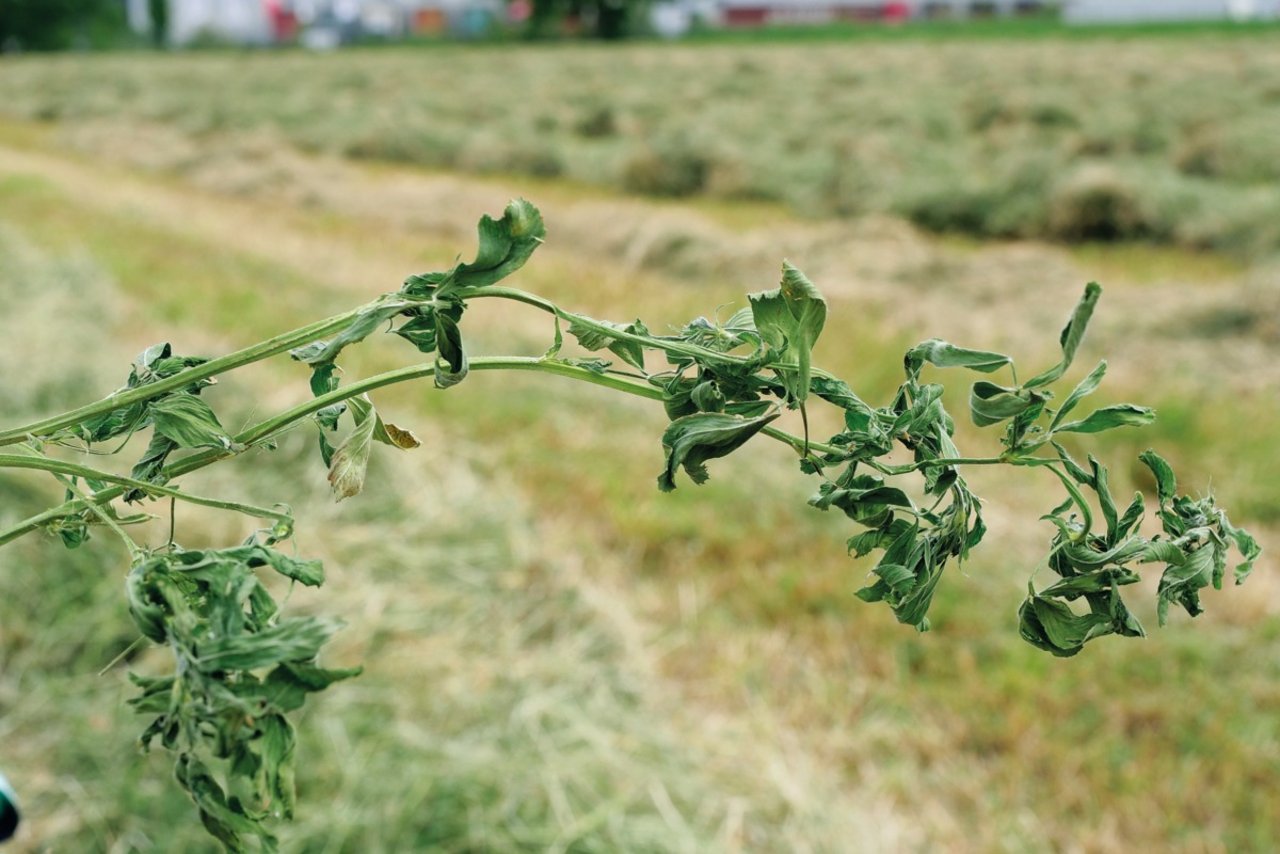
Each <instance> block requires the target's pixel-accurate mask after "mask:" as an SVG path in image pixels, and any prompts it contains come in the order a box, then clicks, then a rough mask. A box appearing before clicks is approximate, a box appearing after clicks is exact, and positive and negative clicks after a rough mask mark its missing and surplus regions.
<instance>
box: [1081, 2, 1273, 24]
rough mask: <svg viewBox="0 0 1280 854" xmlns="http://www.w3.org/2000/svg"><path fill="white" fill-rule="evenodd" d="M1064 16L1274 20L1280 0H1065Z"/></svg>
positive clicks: (1099, 20)
mask: <svg viewBox="0 0 1280 854" xmlns="http://www.w3.org/2000/svg"><path fill="white" fill-rule="evenodd" d="M1062 17H1063V19H1064V20H1066V21H1067V22H1068V23H1073V24H1105V23H1137V22H1141V21H1213V20H1235V21H1261V20H1275V19H1277V18H1280V0H1066V2H1065V3H1064V4H1063V8H1062Z"/></svg>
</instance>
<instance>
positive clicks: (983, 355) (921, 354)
mask: <svg viewBox="0 0 1280 854" xmlns="http://www.w3.org/2000/svg"><path fill="white" fill-rule="evenodd" d="M903 362H904V365H905V367H906V370H907V376H909V377H912V378H915V377H917V376H919V374H920V369H921V368H922V367H924V364H925V362H928V363H929V364H931V365H933V366H935V367H938V368H968V369H969V370H971V371H979V372H981V373H984V374H989V373H991V372H992V371H998V370H999V369H1000V368H1003V367H1004V366H1005V365H1009V364H1012V363H1013V360H1012V359H1010V358H1009V357H1008V356H1006V355H1004V354H1003V353H992V352H989V351H986V350H969V349H966V348H964V347H957V346H955V345H954V344H949V343H948V342H946V341H942V340H940V339H938V338H930V339H929V340H928V341H924V342H921V343H919V344H917V345H916V346H914V347H912V348H911V349H910V350H908V351H907V355H906V356H905V357H904V358H903Z"/></svg>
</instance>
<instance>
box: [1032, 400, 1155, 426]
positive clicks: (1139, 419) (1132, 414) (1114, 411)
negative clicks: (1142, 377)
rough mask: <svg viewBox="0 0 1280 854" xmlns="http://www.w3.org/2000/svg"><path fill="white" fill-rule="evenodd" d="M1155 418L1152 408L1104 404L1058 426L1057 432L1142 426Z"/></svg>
mask: <svg viewBox="0 0 1280 854" xmlns="http://www.w3.org/2000/svg"><path fill="white" fill-rule="evenodd" d="M1155 420H1156V413H1155V410H1154V409H1148V408H1147V407H1145V406H1135V405H1134V404H1132V403H1121V404H1118V405H1116V406H1106V407H1103V408H1102V409H1098V410H1095V411H1093V412H1091V413H1089V415H1088V417H1086V418H1085V419H1084V420H1082V421H1072V422H1070V423H1069V424H1063V425H1062V426H1060V427H1058V428H1057V430H1056V431H1055V432H1057V433H1101V432H1102V431H1103V430H1111V429H1114V428H1116V427H1143V426H1145V425H1147V424H1150V423H1151V422H1152V421H1155Z"/></svg>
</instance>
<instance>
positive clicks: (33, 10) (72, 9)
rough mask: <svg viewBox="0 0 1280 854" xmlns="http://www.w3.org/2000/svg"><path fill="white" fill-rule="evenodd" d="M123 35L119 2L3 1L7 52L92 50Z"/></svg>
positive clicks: (0, 16) (1, 24)
mask: <svg viewBox="0 0 1280 854" xmlns="http://www.w3.org/2000/svg"><path fill="white" fill-rule="evenodd" d="M124 31H125V20H124V6H123V4H122V3H121V2H120V0H0V47H2V48H3V49H5V50H58V49H61V48H68V47H81V46H83V47H89V46H94V45H101V44H103V43H106V42H109V41H112V40H114V39H115V38H118V37H119V36H120V35H121V34H122V33H123V32H124Z"/></svg>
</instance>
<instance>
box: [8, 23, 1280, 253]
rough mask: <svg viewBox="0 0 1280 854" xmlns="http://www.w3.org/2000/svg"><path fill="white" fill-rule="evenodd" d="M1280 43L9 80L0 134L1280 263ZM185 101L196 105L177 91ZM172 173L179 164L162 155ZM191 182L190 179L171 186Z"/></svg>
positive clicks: (38, 66)
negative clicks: (248, 148)
mask: <svg viewBox="0 0 1280 854" xmlns="http://www.w3.org/2000/svg"><path fill="white" fill-rule="evenodd" d="M1278 43H1280V33H1278V32H1277V31H1276V30H1274V29H1262V30H1258V31H1252V32H1251V31H1245V33H1244V34H1242V35H1239V36H1231V35H1224V34H1214V33H1213V32H1212V31H1210V32H1206V33H1204V34H1200V35H1196V34H1194V31H1193V34H1191V35H1187V36H1185V37H1182V38H1179V37H1176V36H1167V37H1149V38H1146V39H1142V38H1132V39H1126V38H1124V37H1122V36H1118V35H1113V36H1111V37H1097V38H1092V39H1087V40H1063V39H1057V40H1055V39H1046V38H1042V39H1030V40H1027V41H1019V40H1017V39H1014V38H1009V39H1003V40H991V41H981V42H965V41H963V40H960V41H956V40H946V41H927V42H923V43H912V42H910V41H907V42H902V43H882V42H877V41H874V40H858V41H853V42H847V43H840V42H835V43H819V44H785V43H782V44H773V45H768V44H766V45H757V46H748V47H736V46H733V45H727V46H724V45H714V44H712V45H706V46H699V47H693V48H690V47H679V46H650V47H642V48H636V49H631V50H627V51H622V52H617V51H612V50H610V49H606V48H598V47H587V46H554V47H547V48H542V49H522V50H501V49H497V50H490V51H485V50H472V49H466V48H448V47H442V48H438V49H434V50H419V51H397V50H379V51H374V52H350V53H344V54H342V55H339V56H324V57H317V56H307V55H291V56H287V57H281V56H275V55H262V54H247V55H243V54H236V53H221V54H214V55H206V56H193V57H189V58H186V59H185V60H184V61H183V62H182V63H181V65H180V67H178V66H174V65H173V64H170V63H167V62H166V61H165V60H163V59H157V58H154V57H143V58H139V57H134V56H129V57H121V58H118V59H109V60H98V61H95V62H93V63H85V62H82V61H80V60H78V59H76V58H72V57H67V58H63V59H59V60H43V59H41V60H29V61H18V62H9V63H6V69H5V73H4V74H3V76H2V77H0V112H3V113H5V114H7V115H10V116H17V117H23V118H28V119H37V120H51V121H61V122H65V123H72V124H75V123H79V122H82V121H85V120H94V119H110V120H113V121H117V122H122V123H126V124H127V125H128V126H129V127H133V126H135V125H136V124H137V123H138V122H154V123H159V124H163V125H164V126H166V127H168V128H171V129H175V130H178V131H180V132H181V134H182V136H183V137H184V138H185V139H187V140H207V139H210V138H214V139H216V138H219V137H221V136H225V135H240V134H243V133H246V132H253V133H258V134H266V135H269V136H271V137H273V138H278V139H281V140H284V141H287V142H289V143H290V144H292V145H294V146H297V147H300V148H302V149H305V150H308V151H314V152H325V153H336V154H340V155H344V156H349V157H355V158H368V159H375V160H386V161H396V162H403V163H408V164H413V165H421V166H427V167H431V168H442V169H455V170H461V171H465V172H474V173H493V172H498V173H516V174H525V175H533V176H543V177H564V178H568V179H571V180H574V181H580V182H584V183H588V184H594V185H601V186H605V187H611V188H621V189H625V190H628V191H634V192H639V193H646V194H653V195H659V196H663V195H666V196H707V197H711V198H720V199H734V200H736V199H757V200H759V199H765V200H775V201H779V202H782V203H784V204H786V205H787V206H789V207H790V208H791V209H792V210H794V211H797V212H800V213H802V214H804V215H807V216H829V215H835V216H853V215H857V214H862V213H866V212H889V213H893V214H896V215H899V216H903V217H905V218H907V219H910V220H912V221H914V222H916V223H918V224H919V225H921V226H923V227H925V228H927V229H931V230H936V231H942V232H958V233H962V234H970V235H976V236H982V237H1000V238H1010V237H1015V238H1016V237H1037V238H1050V239H1057V240H1077V239H1111V238H1117V237H1118V238H1131V239H1138V240H1146V241H1151V242H1156V243H1168V244H1175V245H1180V246H1187V247H1192V248H1204V247H1208V248H1215V249H1222V250H1228V251H1232V252H1237V253H1244V254H1249V253H1256V252H1269V251H1271V250H1274V249H1276V248H1277V247H1280V225H1277V223H1280V201H1278V194H1277V193H1276V192H1275V185H1276V182H1277V180H1280V160H1277V158H1276V156H1275V152H1276V147H1275V140H1276V139H1277V138H1278V137H1280V58H1278V57H1280V52H1277V50H1276V49H1275V46H1276V44H1278ZM193 92H198V93H200V94H199V96H197V97H193V96H192V93H193ZM165 153H166V154H168V155H170V156H174V157H178V158H181V157H182V153H181V152H178V151H170V152H165ZM185 165H190V164H185Z"/></svg>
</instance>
